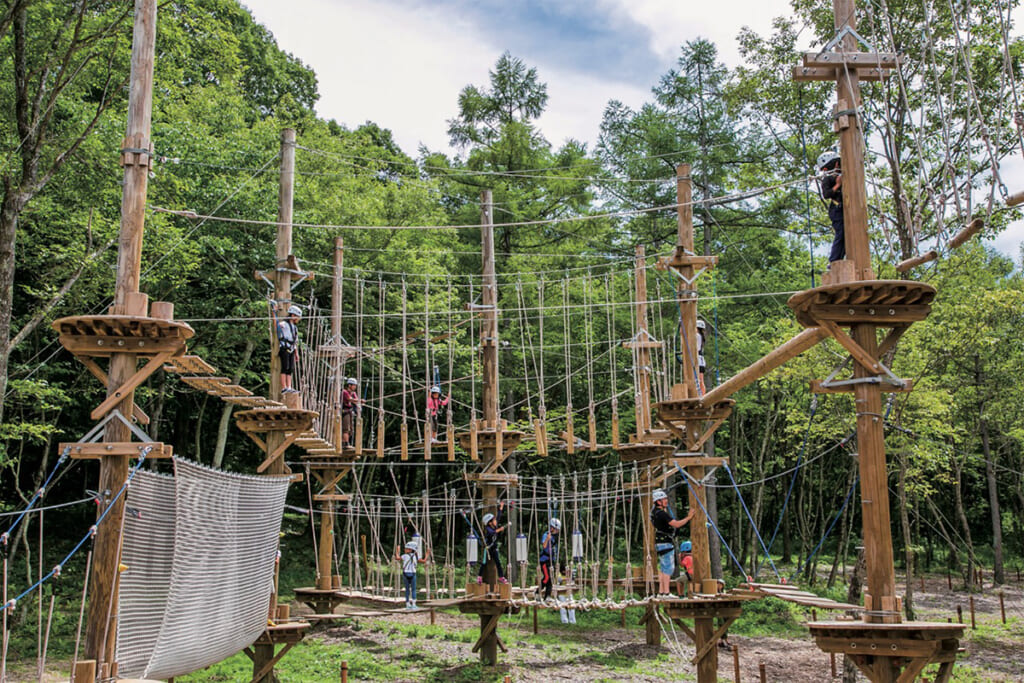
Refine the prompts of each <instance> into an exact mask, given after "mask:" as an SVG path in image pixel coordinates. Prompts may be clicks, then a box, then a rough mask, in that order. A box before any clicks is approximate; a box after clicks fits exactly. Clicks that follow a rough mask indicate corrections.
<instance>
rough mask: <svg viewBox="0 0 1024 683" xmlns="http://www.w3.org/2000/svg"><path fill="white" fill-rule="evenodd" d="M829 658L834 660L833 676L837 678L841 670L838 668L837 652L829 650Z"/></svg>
mask: <svg viewBox="0 0 1024 683" xmlns="http://www.w3.org/2000/svg"><path fill="white" fill-rule="evenodd" d="M828 658H829V659H830V660H831V661H832V678H835V677H836V676H838V675H839V672H838V671H837V670H836V653H835V652H829V653H828Z"/></svg>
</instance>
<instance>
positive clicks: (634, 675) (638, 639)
mask: <svg viewBox="0 0 1024 683" xmlns="http://www.w3.org/2000/svg"><path fill="white" fill-rule="evenodd" d="M954 588H956V586H955V585H954ZM915 589H916V590H915V607H916V609H917V612H918V613H917V619H918V620H919V621H933V622H943V623H945V622H947V620H948V619H952V621H953V622H956V621H957V611H956V608H957V605H960V606H961V608H962V613H963V620H964V623H965V624H966V626H967V627H966V629H965V632H964V638H963V640H962V641H961V646H962V647H963V648H964V651H963V653H962V654H961V655H960V657H959V659H958V663H957V669H958V670H960V673H961V675H963V677H964V678H963V680H966V679H967V678H968V676H967V675H966V674H967V672H968V670H970V671H971V673H972V674H973V677H972V678H970V680H972V681H992V682H996V683H999V682H1010V681H1016V682H1024V590H1022V585H1021V584H1020V583H1016V582H1013V583H1011V584H1009V585H1007V586H1004V587H1003V588H1002V589H1001V591H1002V593H1003V596H1004V602H1003V609H1004V610H1005V612H1006V618H1007V624H1005V625H1004V624H1003V623H1002V618H1001V613H1000V604H999V591H998V590H995V589H993V588H992V586H991V585H987V586H986V587H985V588H984V589H983V590H982V591H981V592H975V593H967V592H965V591H962V590H953V591H950V590H949V588H948V587H947V583H946V579H945V578H940V579H929V580H927V581H926V582H925V587H924V590H923V591H922V590H921V586H920V583H918V582H915ZM900 590H902V588H901V589H900ZM972 595H973V597H974V607H975V622H976V625H977V627H978V628H977V630H972V628H971V618H970V598H971V596H972ZM295 609H296V611H302V610H301V608H300V607H298V606H296V608H295ZM524 614H525V611H524V613H523V614H521V615H519V616H510V617H508V618H506V619H505V620H503V622H502V624H501V626H500V627H499V633H500V634H501V637H502V639H503V641H504V642H505V644H506V645H507V646H508V648H509V652H508V653H507V654H502V653H499V669H500V670H501V671H503V672H504V674H505V675H507V676H509V677H511V680H513V681H523V682H537V683H540V682H542V681H543V682H548V681H620V680H621V681H675V680H680V681H681V680H695V670H694V666H693V665H692V664H691V663H690V658H691V657H692V656H693V654H694V648H693V646H692V644H691V643H690V641H689V639H688V638H687V637H686V636H685V634H683V633H682V632H680V631H678V630H675V631H674V632H673V631H672V630H669V629H666V630H665V632H664V635H663V643H662V646H661V647H650V646H647V645H646V644H645V642H644V633H643V629H642V628H637V627H633V628H619V627H618V626H616V627H614V628H604V629H599V630H597V629H582V628H579V627H573V626H571V625H565V626H561V625H557V626H553V627H552V626H546V627H543V628H542V629H541V633H542V634H545V633H546V634H548V635H550V636H554V639H555V641H556V642H557V645H555V646H551V645H546V644H538V643H536V642H531V636H532V630H533V629H532V618H531V617H528V616H524ZM435 618H436V624H438V625H440V626H442V627H443V628H446V629H451V630H453V631H462V630H465V629H469V628H473V626H474V625H475V624H476V623H477V621H476V619H477V618H476V617H475V616H472V615H467V616H462V615H453V614H446V613H442V612H438V613H437V614H436V615H435ZM578 618H579V621H580V623H581V624H583V623H585V620H586V618H587V615H586V613H582V612H581V613H579V614H578ZM818 618H819V619H822V620H825V619H827V618H828V615H827V614H825V613H819V614H818ZM741 619H742V617H741ZM808 620H810V614H808ZM360 621H361V622H363V623H362V624H361V625H360V626H359V627H358V629H359V630H358V631H356V630H354V629H353V627H352V625H351V624H345V625H341V624H335V625H332V626H328V625H324V626H321V627H318V628H317V629H316V630H315V632H314V633H312V634H311V635H310V637H312V638H320V639H323V640H324V641H325V642H327V643H330V642H339V641H346V642H348V643H349V644H358V645H360V646H365V647H367V648H370V649H373V650H374V651H376V652H380V653H381V655H382V656H394V657H397V658H400V657H401V653H402V652H408V651H409V650H410V649H412V648H414V647H415V648H418V649H419V650H421V651H427V652H429V653H430V654H431V655H432V656H434V657H436V658H438V659H442V660H447V661H452V662H463V663H464V664H456V665H454V666H453V667H452V668H451V669H450V670H449V671H447V672H446V673H449V674H450V675H451V678H453V679H455V678H459V672H460V670H461V669H462V668H464V667H465V666H468V665H471V664H473V663H475V662H477V661H478V658H477V655H476V654H474V653H472V652H471V651H470V649H471V647H472V645H471V644H470V643H466V642H461V641H457V640H455V641H453V640H441V639H423V638H416V639H415V643H413V642H412V639H405V636H403V635H402V633H401V632H400V630H397V632H396V629H388V628H386V627H384V628H381V627H382V626H385V624H386V623H387V622H392V623H393V622H395V621H400V622H401V623H403V624H410V623H415V624H429V623H430V615H429V612H427V611H420V612H417V613H413V614H403V615H401V616H397V617H392V616H389V617H380V618H372V617H363V618H360ZM374 626H376V627H377V628H375V627H374ZM730 640H731V641H732V643H733V644H734V645H735V646H736V648H737V653H738V656H739V666H740V679H739V680H740V681H742V682H743V683H747V682H750V683H758V682H759V681H760V680H761V678H760V671H759V669H760V665H761V664H763V665H764V669H765V680H768V681H786V682H792V683H812V682H819V681H830V680H838V679H833V678H832V667H831V661H830V658H829V656H828V655H827V654H825V653H823V652H822V651H821V650H819V649H818V648H817V647H816V646H815V645H814V642H813V640H811V638H810V637H809V636H808V637H804V638H794V639H786V638H771V637H756V638H754V637H743V636H736V635H734V636H732V637H731V639H730ZM549 642H550V641H549ZM378 648H379V649H378ZM624 660H632V661H634V662H636V665H635V668H628V667H625V668H624V666H623V661H624ZM734 665H735V663H734V658H733V653H732V652H730V651H726V650H719V678H720V680H723V681H734V680H736V679H735V678H734ZM837 667H838V670H839V674H840V676H841V675H842V658H841V657H840V658H838V660H837ZM352 674H353V678H356V679H357V678H358V672H355V671H353V672H352ZM958 678H959V676H958ZM410 680H413V679H410ZM858 680H866V679H865V678H863V677H860V678H858Z"/></svg>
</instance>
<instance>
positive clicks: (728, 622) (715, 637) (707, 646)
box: [676, 617, 736, 664]
mask: <svg viewBox="0 0 1024 683" xmlns="http://www.w3.org/2000/svg"><path fill="white" fill-rule="evenodd" d="M734 621H736V617H724V618H723V620H722V625H721V626H719V627H718V628H717V629H715V632H714V633H712V634H711V637H710V638H708V641H707V642H706V643H704V646H703V647H702V648H701V649H700V650H698V651H697V654H695V655H694V656H693V658H691V659H690V663H691V664H696V663H697V662H699V661H700V660H702V659H704V658H705V657H706V656H707V654H708V652H710V651H711V650H712V649H713V648H715V647H717V645H718V641H719V639H720V638H721V637H722V636H723V635H724V634H725V632H726V631H728V630H729V627H730V626H732V622H734ZM676 623H678V622H676ZM694 642H695V643H696V642H697V639H696V638H694Z"/></svg>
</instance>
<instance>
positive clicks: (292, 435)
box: [256, 430, 302, 473]
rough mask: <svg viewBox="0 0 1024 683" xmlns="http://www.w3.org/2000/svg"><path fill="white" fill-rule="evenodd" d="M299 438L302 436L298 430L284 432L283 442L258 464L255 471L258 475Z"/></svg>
mask: <svg viewBox="0 0 1024 683" xmlns="http://www.w3.org/2000/svg"><path fill="white" fill-rule="evenodd" d="M300 436H302V432H301V431H299V430H295V431H294V432H285V437H284V441H282V442H281V444H280V445H279V446H278V447H277V448H275V449H274V452H273V453H271V454H270V455H268V456H267V459H266V460H264V461H263V462H261V463H260V466H259V467H257V468H256V471H257V472H260V473H262V472H264V471H265V470H266V469H267V468H268V467H270V466H271V465H272V464H273V463H274V461H275V460H277V459H278V458H280V457H281V456H282V455H284V452H285V451H286V450H288V447H289V446H291V445H292V444H293V443H294V442H295V440H296V439H297V438H299V437H300Z"/></svg>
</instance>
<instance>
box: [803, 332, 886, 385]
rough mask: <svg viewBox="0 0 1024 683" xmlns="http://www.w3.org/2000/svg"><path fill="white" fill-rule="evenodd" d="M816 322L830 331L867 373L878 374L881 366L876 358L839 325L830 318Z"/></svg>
mask: <svg viewBox="0 0 1024 683" xmlns="http://www.w3.org/2000/svg"><path fill="white" fill-rule="evenodd" d="M818 322H820V323H821V326H822V327H824V328H825V329H827V330H828V331H829V332H831V333H832V338H833V339H835V340H836V341H837V342H839V345H840V346H842V347H843V348H844V349H846V350H847V351H848V352H849V354H850V355H851V356H852V357H853V359H854V360H855V361H857V363H858V364H859V365H860V366H861V367H862V368H864V369H865V370H867V371H868V372H869V373H874V374H880V373H881V372H882V366H881V365H880V364H879V362H878V359H877V358H873V357H872V356H871V354H869V353H868V352H867V351H865V350H864V349H863V348H861V346H860V344H858V343H857V342H855V341H854V340H853V338H852V337H850V335H848V334H846V332H844V331H843V329H842V328H841V327H839V326H838V325H836V324H835V323H834V322H832V321H831V320H820V321H818Z"/></svg>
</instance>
